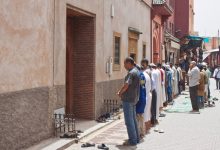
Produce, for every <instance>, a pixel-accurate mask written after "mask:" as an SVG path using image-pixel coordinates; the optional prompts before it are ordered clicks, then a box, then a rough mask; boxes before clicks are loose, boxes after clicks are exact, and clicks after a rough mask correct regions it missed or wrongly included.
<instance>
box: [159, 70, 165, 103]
mask: <svg viewBox="0 0 220 150" xmlns="http://www.w3.org/2000/svg"><path fill="white" fill-rule="evenodd" d="M160 70H161V71H162V72H163V74H162V75H163V81H162V78H161V87H162V94H161V96H162V97H161V99H162V101H161V102H162V104H161V105H162V106H161V107H163V103H164V102H166V92H165V81H166V75H165V71H164V70H163V69H160Z"/></svg>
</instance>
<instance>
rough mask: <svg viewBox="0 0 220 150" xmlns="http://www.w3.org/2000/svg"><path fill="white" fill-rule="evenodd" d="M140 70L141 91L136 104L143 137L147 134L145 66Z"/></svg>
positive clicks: (139, 128)
mask: <svg viewBox="0 0 220 150" xmlns="http://www.w3.org/2000/svg"><path fill="white" fill-rule="evenodd" d="M141 69H142V70H141V72H140V76H139V77H140V93H139V101H138V103H137V104H136V113H137V122H138V130H139V134H140V135H139V137H140V139H143V138H144V136H145V123H144V110H145V106H146V88H145V85H146V79H145V76H144V73H143V71H144V70H143V68H141Z"/></svg>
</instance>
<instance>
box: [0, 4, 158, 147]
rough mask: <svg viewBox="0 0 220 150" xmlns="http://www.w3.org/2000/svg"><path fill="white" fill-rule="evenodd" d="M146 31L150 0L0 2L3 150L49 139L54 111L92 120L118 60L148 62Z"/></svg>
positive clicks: (113, 84) (107, 95) (111, 89)
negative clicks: (143, 60) (130, 59)
mask: <svg viewBox="0 0 220 150" xmlns="http://www.w3.org/2000/svg"><path fill="white" fill-rule="evenodd" d="M121 8H123V9H121ZM155 28H156V27H155ZM151 31H152V28H151V1H150V0H144V1H139V0H125V1H118V0H109V1H103V0H93V1H91V0H80V1H79V0H62V1H61V0H38V1H36V0H23V1H13V0H8V1H1V2H0V53H1V56H0V57H1V59H0V61H1V63H0V77H1V81H0V118H1V120H2V121H1V122H0V128H1V129H2V131H1V134H0V139H1V141H0V147H1V149H10V150H13V149H21V148H24V147H27V146H29V145H31V144H33V143H36V142H39V141H40V140H43V139H46V138H48V137H50V136H52V135H53V114H54V113H55V112H57V111H61V112H66V113H72V114H74V115H75V116H76V118H80V119H96V118H97V117H98V116H99V115H100V114H101V113H102V111H103V110H102V109H103V100H104V99H118V97H117V96H116V94H115V93H116V92H117V90H118V89H119V87H120V86H121V84H122V83H123V77H124V75H125V74H126V70H125V69H124V68H123V60H124V58H125V57H127V56H131V57H133V58H134V59H135V60H136V62H138V63H139V62H140V60H141V59H142V58H143V57H146V58H148V59H149V60H151ZM155 49H156V48H155ZM11 143H13V144H11Z"/></svg>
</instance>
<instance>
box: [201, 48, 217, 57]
mask: <svg viewBox="0 0 220 150" xmlns="http://www.w3.org/2000/svg"><path fill="white" fill-rule="evenodd" d="M218 51H219V49H212V50H208V51H204V52H203V60H205V59H206V58H207V57H208V56H209V55H210V54H211V53H214V52H218Z"/></svg>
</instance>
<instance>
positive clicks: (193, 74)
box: [188, 61, 200, 112]
mask: <svg viewBox="0 0 220 150" xmlns="http://www.w3.org/2000/svg"><path fill="white" fill-rule="evenodd" d="M188 77H189V93H190V99H191V103H192V108H193V110H192V111H191V112H199V106H198V101H197V96H198V94H197V92H198V85H199V79H200V71H199V68H198V67H197V66H196V62H195V61H192V62H191V63H190V66H189V71H188Z"/></svg>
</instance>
